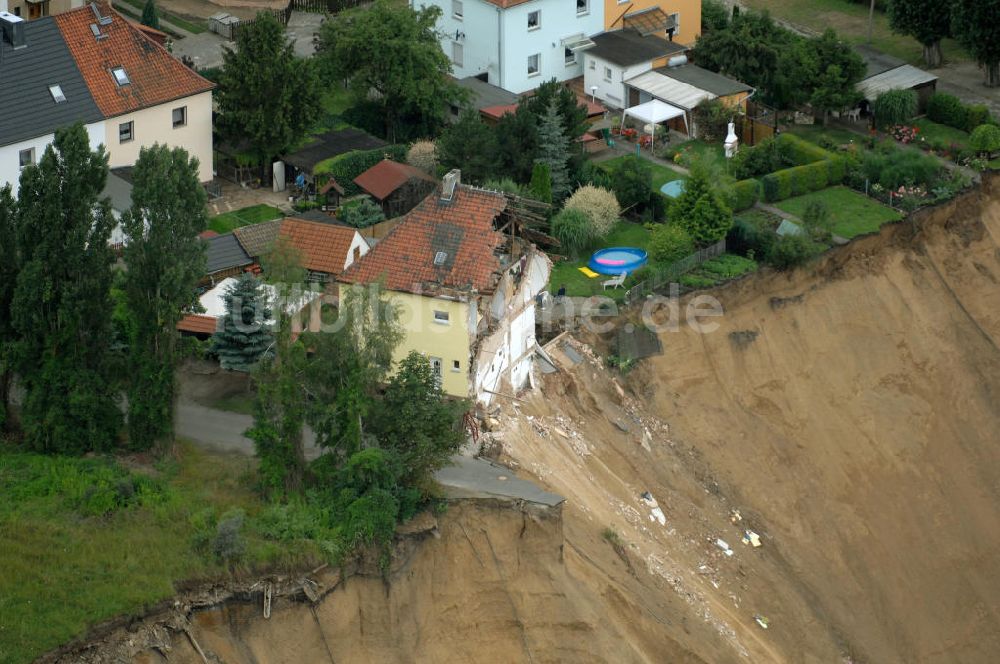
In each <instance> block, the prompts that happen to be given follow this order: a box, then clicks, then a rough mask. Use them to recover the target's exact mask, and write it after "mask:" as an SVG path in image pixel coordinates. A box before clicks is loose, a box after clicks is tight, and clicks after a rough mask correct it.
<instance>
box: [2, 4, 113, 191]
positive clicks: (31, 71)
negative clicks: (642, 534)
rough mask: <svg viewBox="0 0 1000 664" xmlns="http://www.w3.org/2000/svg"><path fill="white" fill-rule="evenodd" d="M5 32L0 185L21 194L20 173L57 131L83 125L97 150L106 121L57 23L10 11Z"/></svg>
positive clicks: (50, 19) (43, 150)
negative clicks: (32, 19) (21, 16)
mask: <svg viewBox="0 0 1000 664" xmlns="http://www.w3.org/2000/svg"><path fill="white" fill-rule="evenodd" d="M0 28H2V35H0V74H2V79H0V80H2V81H3V86H4V93H3V94H0V186H3V185H4V184H8V183H9V184H10V185H11V186H12V188H13V191H14V195H15V196H16V195H17V190H18V181H19V180H20V177H21V171H22V170H23V169H24V167H26V166H28V165H29V164H35V163H37V162H38V160H39V159H41V157H42V154H43V153H44V152H45V148H46V147H47V146H48V145H49V144H50V143H52V141H53V140H54V139H55V131H56V129H58V128H60V127H65V126H68V125H71V124H73V123H75V122H82V123H84V126H85V127H86V129H87V133H88V135H89V136H90V144H91V146H92V147H94V148H96V147H97V146H98V145H100V144H101V143H103V142H104V135H105V122H104V116H103V114H102V113H101V111H100V109H99V108H98V107H97V104H96V103H95V102H94V98H93V97H92V96H91V95H90V90H89V89H88V88H87V84H86V82H85V81H84V79H83V75H82V74H81V72H80V70H79V69H78V68H77V66H76V63H75V61H74V60H73V57H72V55H71V54H70V51H69V48H68V47H67V46H66V42H65V41H64V40H63V37H62V34H61V33H60V32H59V27H58V26H57V25H56V22H55V19H52V18H44V19H40V20H37V21H30V22H29V21H25V20H24V19H23V18H20V17H18V16H14V15H13V14H10V13H6V14H0Z"/></svg>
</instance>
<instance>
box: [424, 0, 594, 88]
mask: <svg viewBox="0 0 1000 664" xmlns="http://www.w3.org/2000/svg"><path fill="white" fill-rule="evenodd" d="M428 5H436V6H438V7H439V8H440V9H441V18H440V20H439V21H438V26H437V27H438V30H439V31H440V33H441V47H442V49H444V52H445V53H446V54H447V55H448V56H449V57H450V58H451V62H452V71H453V72H454V74H455V76H456V77H457V78H465V77H468V76H476V77H478V78H480V80H483V81H485V82H487V83H490V84H492V85H495V86H497V87H500V88H503V89H504V90H507V91H509V92H514V93H517V94H519V93H522V92H525V91H527V90H533V89H535V88H536V87H538V85H540V84H541V83H543V82H545V81H548V80H551V79H553V78H555V79H556V80H558V81H566V80H569V79H572V78H576V77H578V76H580V75H581V74H582V73H583V60H582V58H581V57H580V51H581V50H582V49H585V48H587V47H588V46H589V45H590V40H589V39H588V35H592V34H595V33H597V32H601V31H602V30H604V4H603V2H602V0H411V6H421V7H423V6H428Z"/></svg>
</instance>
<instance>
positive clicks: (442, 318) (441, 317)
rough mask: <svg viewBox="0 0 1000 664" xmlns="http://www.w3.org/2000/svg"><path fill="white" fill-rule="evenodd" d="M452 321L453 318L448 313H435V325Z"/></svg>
mask: <svg viewBox="0 0 1000 664" xmlns="http://www.w3.org/2000/svg"><path fill="white" fill-rule="evenodd" d="M450 319H451V316H450V315H449V314H448V312H447V311H435V312H434V322H435V323H447V322H448V321H449V320H450Z"/></svg>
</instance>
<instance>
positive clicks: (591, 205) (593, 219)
mask: <svg viewBox="0 0 1000 664" xmlns="http://www.w3.org/2000/svg"><path fill="white" fill-rule="evenodd" d="M563 207H564V209H569V210H580V211H581V212H583V213H584V214H586V215H587V218H589V219H590V225H591V228H592V229H593V231H594V237H595V239H597V238H602V237H604V236H605V235H607V234H608V233H609V232H611V228H612V227H613V226H614V225H615V223H616V222H617V221H618V218H619V217H620V216H621V213H622V208H621V206H620V205H619V204H618V199H617V198H615V195H614V194H613V193H611V192H610V191H608V190H607V189H602V188H600V187H594V186H591V185H584V186H582V187H580V188H579V189H577V190H576V191H575V192H573V195H572V196H570V197H569V199H568V200H567V201H566V204H565V205H564V206H563Z"/></svg>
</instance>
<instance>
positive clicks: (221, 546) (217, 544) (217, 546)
mask: <svg viewBox="0 0 1000 664" xmlns="http://www.w3.org/2000/svg"><path fill="white" fill-rule="evenodd" d="M243 518H244V516H243V511H242V510H233V511H232V512H228V513H226V514H224V515H223V516H222V518H221V519H219V525H218V526H217V527H216V530H215V539H214V540H212V552H213V553H214V554H215V555H216V556H217V557H218V558H219V559H220V560H222V561H223V562H234V561H236V560H239V559H240V558H242V557H243V554H244V553H245V552H246V542H245V541H244V539H243Z"/></svg>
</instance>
